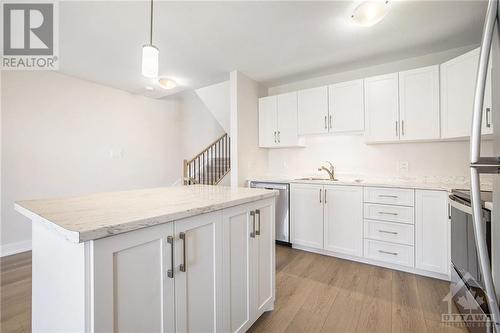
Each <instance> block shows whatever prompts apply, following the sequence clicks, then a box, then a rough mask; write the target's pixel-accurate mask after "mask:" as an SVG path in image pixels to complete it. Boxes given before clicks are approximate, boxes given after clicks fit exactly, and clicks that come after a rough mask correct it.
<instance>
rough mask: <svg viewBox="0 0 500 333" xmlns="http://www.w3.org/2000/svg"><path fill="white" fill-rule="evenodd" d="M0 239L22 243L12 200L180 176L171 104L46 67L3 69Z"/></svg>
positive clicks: (23, 224)
mask: <svg viewBox="0 0 500 333" xmlns="http://www.w3.org/2000/svg"><path fill="white" fill-rule="evenodd" d="M1 83H2V87H1V94H2V95H1V106H2V114H1V115H2V117H1V123H2V127H1V134H2V135H1V139H2V142H1V148H2V161H1V171H2V173H1V181H2V188H1V197H2V201H1V204H2V205H1V208H2V211H1V229H0V230H1V244H2V248H3V250H4V251H7V250H12V249H14V248H15V247H16V246H17V247H22V246H26V245H27V244H29V241H30V238H31V226H30V223H29V221H28V220H27V219H26V218H24V217H22V216H21V215H19V214H17V213H16V212H15V211H14V209H13V203H14V201H16V200H23V199H36V198H47V197H59V196H70V195H80V194H85V193H91V192H100V191H117V190H127V189H134V188H146V187H155V186H166V185H171V184H173V183H175V182H177V181H178V180H179V179H180V177H181V166H182V162H181V161H182V159H181V153H180V148H179V140H180V135H179V124H180V120H179V112H178V108H177V102H176V101H175V100H174V101H166V100H153V99H148V98H145V97H141V96H137V95H132V94H129V93H126V92H122V91H119V90H116V89H112V88H108V87H104V86H101V85H98V84H94V83H91V82H88V81H83V80H79V79H76V78H72V77H68V76H64V75H61V74H57V73H54V72H44V71H38V72H30V71H25V72H3V73H2V82H1Z"/></svg>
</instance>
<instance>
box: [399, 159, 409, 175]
mask: <svg viewBox="0 0 500 333" xmlns="http://www.w3.org/2000/svg"><path fill="white" fill-rule="evenodd" d="M408 170H409V163H408V161H398V171H399V172H408Z"/></svg>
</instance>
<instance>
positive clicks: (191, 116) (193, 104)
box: [170, 90, 229, 160]
mask: <svg viewBox="0 0 500 333" xmlns="http://www.w3.org/2000/svg"><path fill="white" fill-rule="evenodd" d="M170 100H172V101H176V103H177V105H178V108H179V119H180V122H179V134H180V136H179V144H180V147H181V150H180V151H181V157H182V159H187V160H189V159H191V158H193V157H194V156H195V155H196V154H198V153H199V152H201V151H202V150H203V149H205V148H206V147H207V146H208V145H209V144H211V143H212V142H213V141H215V140H217V139H218V138H219V137H221V136H222V135H223V134H224V129H223V128H222V126H221V125H220V124H219V122H218V121H217V120H216V119H215V117H214V115H213V114H212V113H211V112H210V110H209V109H208V108H207V106H206V105H205V104H204V103H203V101H202V100H201V99H200V97H199V96H198V95H197V94H196V93H195V92H194V91H191V90H190V91H184V92H182V93H180V94H177V95H175V96H173V97H171V98H170ZM228 111H229V110H228Z"/></svg>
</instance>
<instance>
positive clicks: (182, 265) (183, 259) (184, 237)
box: [179, 232, 187, 272]
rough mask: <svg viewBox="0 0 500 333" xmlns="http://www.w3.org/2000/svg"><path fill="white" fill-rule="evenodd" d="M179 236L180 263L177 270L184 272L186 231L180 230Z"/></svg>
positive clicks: (185, 266)
mask: <svg viewBox="0 0 500 333" xmlns="http://www.w3.org/2000/svg"><path fill="white" fill-rule="evenodd" d="M179 238H180V239H181V240H182V264H181V265H180V267H179V270H180V271H181V272H185V271H186V268H187V265H186V233H184V232H181V233H180V234H179Z"/></svg>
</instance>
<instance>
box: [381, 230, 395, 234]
mask: <svg viewBox="0 0 500 333" xmlns="http://www.w3.org/2000/svg"><path fill="white" fill-rule="evenodd" d="M378 232H381V233H383V234H391V235H397V234H398V233H397V232H395V231H387V230H379V231H378Z"/></svg>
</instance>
